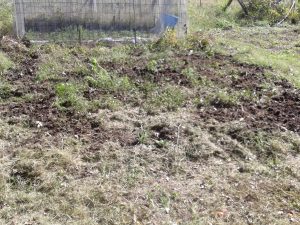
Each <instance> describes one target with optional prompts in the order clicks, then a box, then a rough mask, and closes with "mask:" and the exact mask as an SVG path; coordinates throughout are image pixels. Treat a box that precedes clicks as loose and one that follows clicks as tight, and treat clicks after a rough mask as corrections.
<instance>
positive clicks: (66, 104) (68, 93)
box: [55, 83, 87, 111]
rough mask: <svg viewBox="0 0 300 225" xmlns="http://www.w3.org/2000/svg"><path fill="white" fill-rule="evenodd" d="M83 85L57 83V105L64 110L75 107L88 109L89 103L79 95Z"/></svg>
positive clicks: (79, 109) (81, 109) (80, 109)
mask: <svg viewBox="0 0 300 225" xmlns="http://www.w3.org/2000/svg"><path fill="white" fill-rule="evenodd" d="M80 89H81V87H80V86H78V85H76V84H72V83H60V84H58V85H56V88H55V91H56V95H57V100H56V105H57V106H58V108H60V109H62V110H68V109H75V110H78V111H83V110H86V108H87V103H86V102H85V101H84V99H83V98H82V97H81V96H80V95H79V94H80Z"/></svg>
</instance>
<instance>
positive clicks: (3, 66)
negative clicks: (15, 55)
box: [0, 51, 13, 75]
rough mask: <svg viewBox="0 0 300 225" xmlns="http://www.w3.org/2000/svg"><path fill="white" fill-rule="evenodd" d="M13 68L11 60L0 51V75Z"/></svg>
mask: <svg viewBox="0 0 300 225" xmlns="http://www.w3.org/2000/svg"><path fill="white" fill-rule="evenodd" d="M12 66H13V63H12V62H11V60H10V59H9V58H8V57H7V56H6V55H5V54H4V53H3V52H1V51H0V75H1V74H3V73H4V72H5V71H7V70H8V69H9V68H11V67H12Z"/></svg>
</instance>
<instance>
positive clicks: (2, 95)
mask: <svg viewBox="0 0 300 225" xmlns="http://www.w3.org/2000/svg"><path fill="white" fill-rule="evenodd" d="M11 93H12V87H11V85H9V84H7V83H5V82H1V83H0V99H7V98H9V97H10V96H11Z"/></svg>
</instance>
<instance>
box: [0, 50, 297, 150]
mask: <svg viewBox="0 0 300 225" xmlns="http://www.w3.org/2000/svg"><path fill="white" fill-rule="evenodd" d="M173 60H176V61H178V62H179V64H180V66H179V67H178V68H177V69H174V68H171V66H170V65H169V64H168V62H162V63H161V64H160V65H159V68H158V71H157V72H156V73H153V72H151V71H149V70H148V69H147V68H146V67H145V61H144V59H143V58H136V66H133V67H132V66H131V65H130V64H126V63H125V64H122V65H119V64H112V63H105V64H103V65H102V66H103V67H104V68H105V69H107V70H108V71H114V72H117V73H118V74H120V76H122V75H124V74H126V75H128V76H129V77H130V78H131V79H132V80H133V81H134V82H135V83H136V84H137V85H138V83H141V82H144V81H149V80H150V81H152V82H154V83H157V84H159V85H163V83H166V82H170V83H175V84H177V85H181V86H185V87H187V88H189V87H191V83H190V81H189V80H188V79H187V78H186V77H185V76H183V74H182V73H181V71H182V69H184V68H187V67H193V68H195V69H196V71H197V72H198V73H199V74H200V76H199V79H203V78H205V79H207V80H209V81H211V82H213V83H214V84H215V85H217V87H223V88H224V87H225V88H227V89H230V90H242V89H248V90H251V91H255V92H256V94H257V96H259V97H261V98H262V97H265V96H267V95H268V93H266V92H265V91H263V90H262V87H261V84H262V83H264V82H273V81H271V80H270V79H269V78H266V76H265V70H266V69H264V68H261V67H258V66H255V65H248V64H244V63H238V62H236V61H234V60H233V59H232V58H231V57H230V56H223V55H215V56H210V57H208V56H206V55H204V54H199V55H197V54H195V55H182V54H177V55H176V56H175V57H174V59H173ZM38 62H39V57H38V55H36V54H34V55H31V56H28V57H25V59H24V60H23V62H22V66H21V67H20V68H19V69H15V70H12V71H9V72H8V73H7V74H5V78H6V79H7V80H8V81H9V82H10V83H11V84H14V85H15V86H17V89H16V90H15V91H14V92H13V93H12V95H13V96H15V97H17V96H18V97H20V96H22V95H24V94H26V93H34V94H35V95H37V96H39V97H37V98H35V99H33V100H28V101H27V102H18V101H17V102H9V101H7V102H5V103H2V104H1V105H0V113H1V117H2V118H6V119H8V120H9V121H10V123H19V122H21V121H18V120H20V118H22V120H23V119H24V118H26V119H25V120H26V123H27V124H28V125H29V126H36V125H37V123H39V122H40V123H41V124H42V126H43V128H42V129H43V130H44V131H45V132H49V133H50V134H52V135H54V134H57V133H64V132H66V133H69V134H74V135H79V136H86V135H87V136H89V137H90V139H91V140H97V142H102V141H106V140H114V139H116V138H117V139H119V140H121V142H123V143H124V145H131V144H133V143H135V140H134V137H132V135H131V134H130V132H128V131H126V130H124V131H116V130H105V129H104V128H103V127H101V126H100V125H99V124H98V122H97V121H95V120H94V119H93V118H92V117H89V116H88V115H86V114H80V113H76V112H74V111H68V112H61V111H59V110H58V109H57V108H56V107H55V106H54V104H53V103H54V101H55V92H54V90H53V87H51V85H50V84H49V83H48V82H49V81H47V82H44V83H37V82H36V77H35V76H36V70H37V66H38ZM232 74H233V75H235V76H232ZM69 76H71V75H69ZM66 79H68V78H66ZM273 85H274V87H276V88H277V89H278V90H279V91H278V93H276V94H272V96H270V97H268V98H267V100H265V101H262V102H258V103H257V102H247V101H242V102H241V103H239V104H238V105H236V106H230V107H228V106H222V105H218V106H207V107H201V108H200V109H198V110H197V112H196V113H197V115H198V116H199V118H200V119H201V120H203V121H205V120H208V119H216V120H217V121H220V122H228V121H233V120H240V121H244V122H246V123H247V125H248V127H249V128H251V129H258V128H260V129H265V130H268V131H271V130H273V129H275V130H278V129H280V130H290V131H294V132H297V133H300V92H299V90H296V89H295V88H294V87H293V86H292V85H291V84H289V83H288V82H287V81H284V80H279V81H277V82H273ZM99 95H101V92H99V93H97V92H96V94H95V93H94V94H88V96H86V97H87V98H88V99H89V100H92V99H96V98H98V97H99ZM119 98H120V100H122V101H125V99H124V98H122V96H119ZM125 103H126V102H125ZM23 122H24V121H23Z"/></svg>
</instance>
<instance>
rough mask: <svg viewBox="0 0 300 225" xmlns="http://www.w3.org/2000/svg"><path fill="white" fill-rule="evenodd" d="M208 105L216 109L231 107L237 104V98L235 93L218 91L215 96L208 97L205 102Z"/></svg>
mask: <svg viewBox="0 0 300 225" xmlns="http://www.w3.org/2000/svg"><path fill="white" fill-rule="evenodd" d="M206 101H207V103H208V104H209V105H213V106H218V107H232V106H235V105H237V104H239V97H238V95H236V94H235V93H229V92H228V91H224V90H220V91H218V92H217V93H216V94H213V95H212V96H209V97H208V99H207V100H206Z"/></svg>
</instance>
